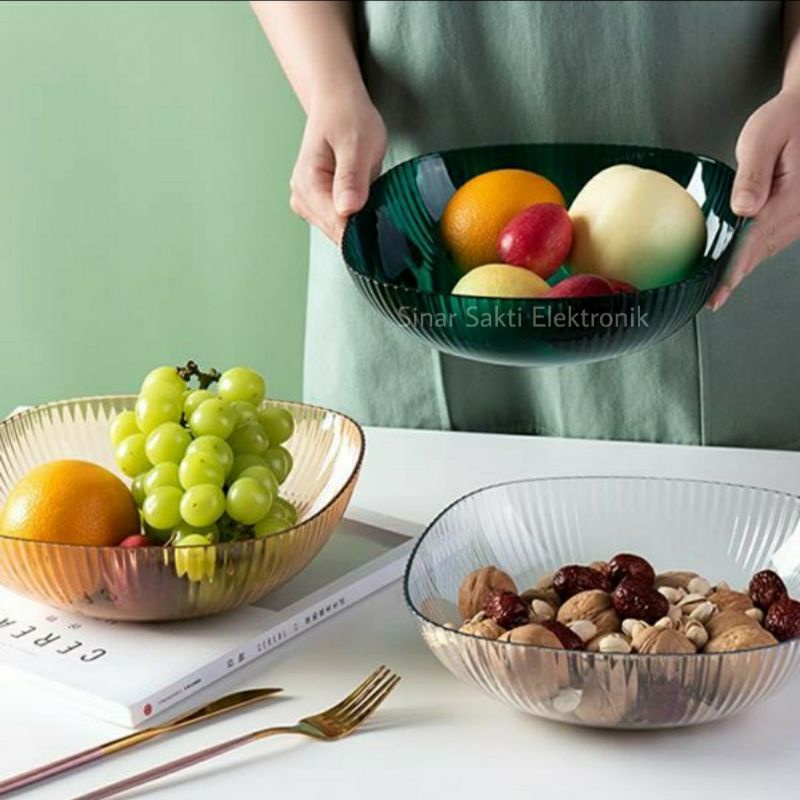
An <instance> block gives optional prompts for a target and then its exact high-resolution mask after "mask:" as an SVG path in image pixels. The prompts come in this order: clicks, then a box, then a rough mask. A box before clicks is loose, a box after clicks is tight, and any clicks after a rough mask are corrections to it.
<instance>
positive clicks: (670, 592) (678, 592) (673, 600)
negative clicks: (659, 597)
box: [658, 586, 686, 605]
mask: <svg viewBox="0 0 800 800" xmlns="http://www.w3.org/2000/svg"><path fill="white" fill-rule="evenodd" d="M658 591H659V592H660V593H661V594H663V595H664V597H666V598H667V600H669V602H670V605H675V604H677V603H679V602H680V601H681V600H682V599H683V598H684V597H685V596H686V592H685V591H684V590H683V589H676V588H675V587H674V586H659V587H658Z"/></svg>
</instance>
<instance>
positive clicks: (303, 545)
mask: <svg viewBox="0 0 800 800" xmlns="http://www.w3.org/2000/svg"><path fill="white" fill-rule="evenodd" d="M134 401H135V397H134V396H112V397H89V398H80V399H76V400H64V401H61V402H56V403H51V404H48V405H43V406H39V407H36V408H33V409H30V410H27V411H24V412H22V413H20V414H16V415H14V416H13V417H11V418H9V419H7V420H5V421H4V422H0V505H1V504H2V503H3V502H5V498H6V496H7V495H8V493H9V491H10V490H11V489H12V488H13V486H14V485H15V484H16V483H17V481H19V480H20V478H22V477H23V476H24V475H25V474H26V473H27V472H28V471H29V470H31V469H32V468H33V467H35V466H37V465H39V464H42V463H45V462H47V461H51V460H54V459H60V458H77V459H84V460H86V461H92V462H94V463H97V464H100V465H101V466H103V467H106V468H107V469H109V470H111V471H112V472H114V473H116V474H118V475H119V474H120V473H119V471H118V469H117V468H116V465H115V464H114V458H113V453H112V450H111V446H110V444H109V441H108V431H109V425H110V423H111V420H112V419H113V418H114V417H115V416H116V414H118V413H119V412H120V411H123V410H126V409H130V408H133V404H134ZM267 404H268V405H278V406H281V407H283V408H286V409H288V410H289V411H291V413H292V416H293V417H294V420H295V432H294V435H293V436H292V438H291V439H290V440H289V441H288V442H287V443H286V444H285V447H286V448H287V449H288V450H289V452H290V453H291V454H292V456H293V458H294V468H293V469H292V471H291V473H290V475H289V477H288V478H287V479H286V482H285V483H284V484H283V485H282V486H281V494H282V495H283V496H285V497H286V498H287V499H288V500H290V501H291V502H292V503H294V504H295V506H296V507H297V511H298V517H299V519H298V523H297V524H296V525H295V526H294V527H292V528H289V529H287V530H286V531H283V532H281V533H277V534H273V535H271V536H268V537H266V538H263V539H256V540H252V539H251V540H242V541H232V542H226V543H220V544H215V545H211V546H208V547H180V548H175V547H162V546H152V547H137V548H126V547H90V546H80V545H68V544H52V543H47V542H35V541H26V540H21V539H16V538H12V537H8V536H2V535H0V585H2V586H4V587H6V588H8V589H10V590H12V591H14V592H17V593H19V594H23V595H27V596H28V597H30V598H32V599H34V600H38V601H40V602H42V603H46V604H48V605H51V606H54V607H56V608H61V609H64V610H68V611H74V612H78V613H81V614H85V615H87V616H91V617H97V618H99V619H108V620H131V621H161V620H173V619H186V618H191V617H201V616H208V615H211V614H219V613H222V612H224V611H229V610H231V609H234V608H237V607H239V606H242V605H246V604H248V603H252V602H254V601H256V600H258V599H259V598H260V597H262V596H263V595H265V594H267V593H268V592H270V591H272V590H274V589H277V588H278V587H279V586H282V585H283V584H284V583H286V582H287V581H289V580H290V579H291V578H293V577H294V576H295V575H297V574H298V573H299V572H300V571H301V570H302V569H303V568H304V567H306V566H307V565H308V564H309V562H310V561H311V560H312V559H313V558H314V556H316V554H317V553H318V552H319V551H320V549H321V548H322V547H323V545H324V544H325V542H326V541H327V540H328V538H329V537H330V535H331V534H332V533H333V530H334V528H335V526H336V524H337V523H338V522H339V520H340V519H341V517H342V515H343V514H344V511H345V509H346V508H347V504H348V503H349V501H350V497H351V495H352V493H353V489H354V488H355V484H356V481H357V479H358V474H359V469H360V466H361V460H362V457H363V453H364V435H363V432H362V430H361V428H360V427H359V426H358V424H357V423H355V422H354V421H353V420H351V419H350V418H349V417H346V416H344V415H343V414H339V413H337V412H335V411H329V410H327V409H324V408H319V407H317V406H312V405H306V404H302V403H287V402H273V401H267ZM120 477H122V478H123V480H125V481H126V483H128V480H127V479H126V478H124V476H120ZM189 560H194V561H197V562H199V563H200V564H202V569H194V570H192V572H193V573H194V575H195V578H196V576H197V574H201V575H202V578H201V579H199V580H197V579H190V576H189V575H188V574H187V570H186V566H187V562H188V561H189Z"/></svg>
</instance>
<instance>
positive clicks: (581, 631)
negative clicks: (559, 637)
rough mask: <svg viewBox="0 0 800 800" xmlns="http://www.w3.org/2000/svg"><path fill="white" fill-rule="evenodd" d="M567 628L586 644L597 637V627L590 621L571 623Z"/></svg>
mask: <svg viewBox="0 0 800 800" xmlns="http://www.w3.org/2000/svg"><path fill="white" fill-rule="evenodd" d="M567 627H568V628H569V629H570V630H571V631H572V632H573V633H575V634H577V635H578V636H579V637H580V638H581V641H582V642H583V643H584V644H585V643H586V642H588V641H589V640H590V639H593V638H594V637H595V636H596V635H597V626H596V625H595V624H594V622H592V621H591V620H588V619H578V620H575V622H570V623H569V624H568V625H567Z"/></svg>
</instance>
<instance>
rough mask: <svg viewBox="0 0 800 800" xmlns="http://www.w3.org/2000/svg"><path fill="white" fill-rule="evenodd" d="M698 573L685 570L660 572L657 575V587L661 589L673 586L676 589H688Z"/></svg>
mask: <svg viewBox="0 0 800 800" xmlns="http://www.w3.org/2000/svg"><path fill="white" fill-rule="evenodd" d="M696 577H697V573H696V572H690V571H689V570H685V569H673V570H669V571H668V572H659V574H658V575H656V580H655V587H656V588H657V589H660V588H661V587H662V586H672V587H673V588H675V589H686V587H687V586H688V585H689V581H690V580H692V578H696Z"/></svg>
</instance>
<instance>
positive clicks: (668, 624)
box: [653, 617, 675, 630]
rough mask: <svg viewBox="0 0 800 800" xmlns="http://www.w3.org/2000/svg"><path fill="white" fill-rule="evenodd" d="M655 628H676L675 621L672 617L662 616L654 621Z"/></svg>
mask: <svg viewBox="0 0 800 800" xmlns="http://www.w3.org/2000/svg"><path fill="white" fill-rule="evenodd" d="M653 627H654V628H669V629H670V630H675V623H674V622H673V620H672V618H671V617H661V619H659V620H656V622H655V623H653Z"/></svg>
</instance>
